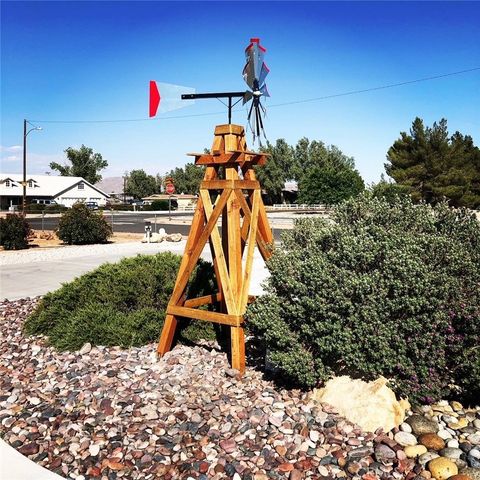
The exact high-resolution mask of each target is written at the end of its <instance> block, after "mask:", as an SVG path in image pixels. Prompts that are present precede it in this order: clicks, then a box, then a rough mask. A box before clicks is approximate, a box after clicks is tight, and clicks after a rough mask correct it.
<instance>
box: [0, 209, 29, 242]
mask: <svg viewBox="0 0 480 480" xmlns="http://www.w3.org/2000/svg"><path fill="white" fill-rule="evenodd" d="M30 232H31V230H30V225H29V224H28V222H27V221H26V220H25V219H24V218H23V216H22V215H17V214H7V216H6V217H5V218H0V245H2V247H3V248H4V249H5V250H21V249H23V248H28V236H29V235H30Z"/></svg>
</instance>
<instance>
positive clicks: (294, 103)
mask: <svg viewBox="0 0 480 480" xmlns="http://www.w3.org/2000/svg"><path fill="white" fill-rule="evenodd" d="M476 70H480V67H475V68H469V69H467V70H459V71H458V72H451V73H443V74H441V75H434V76H431V77H423V78H417V79H416V80H407V81H405V82H398V83H390V84H388V85H382V86H380V87H371V88H364V89H362V90H351V91H350V92H344V93H335V94H333V95H325V96H323V97H315V98H307V99H305V100H295V101H292V102H284V103H276V104H275V105H269V108H271V107H283V106H285V105H296V104H298V103H307V102H317V101H319V100H326V99H328V98H337V97H346V96H348V95H355V94H357V93H366V92H374V91H376V90H384V89H386V88H394V87H401V86H403V85H410V84H412V83H420V82H427V81H429V80H436V79H438V78H445V77H451V76H453V75H460V74H462V73H468V72H474V71H476Z"/></svg>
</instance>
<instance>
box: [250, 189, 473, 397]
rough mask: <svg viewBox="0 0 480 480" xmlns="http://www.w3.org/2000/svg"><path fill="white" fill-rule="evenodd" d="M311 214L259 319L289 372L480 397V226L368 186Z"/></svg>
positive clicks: (306, 380)
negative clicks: (326, 213) (327, 210)
mask: <svg viewBox="0 0 480 480" xmlns="http://www.w3.org/2000/svg"><path fill="white" fill-rule="evenodd" d="M333 220H334V223H333V224H332V223H328V222H326V221H324V220H321V219H304V220H299V221H297V222H296V225H295V228H294V229H293V230H292V231H291V232H289V233H287V234H285V236H284V239H283V248H281V249H277V250H276V252H275V254H274V255H273V257H272V258H271V260H270V261H269V269H270V272H271V277H270V279H269V281H268V287H267V294H266V295H264V296H261V297H259V298H258V299H257V301H256V302H255V303H253V305H252V306H251V307H250V308H249V311H248V318H249V321H250V327H251V328H252V329H253V332H254V333H256V334H257V335H258V336H259V338H260V340H261V341H263V342H264V344H265V347H266V348H267V352H268V358H269V360H270V361H271V362H272V363H273V364H274V365H276V367H278V369H279V370H280V372H282V373H283V375H284V377H286V378H289V380H290V381H291V382H293V383H295V384H298V385H300V386H304V387H311V386H314V385H316V384H318V383H320V382H322V381H325V380H326V379H328V378H329V377H330V376H332V375H340V374H349V375H351V376H354V377H357V378H358V377H360V378H365V379H373V378H376V377H377V376H378V375H383V376H385V377H387V378H389V379H391V383H392V385H393V387H394V388H395V389H396V391H397V392H398V393H400V394H401V395H404V396H405V395H408V396H409V397H410V399H411V400H412V401H414V402H417V401H432V400H437V399H439V398H442V397H444V396H446V395H449V394H453V393H454V392H457V393H458V389H460V394H461V395H462V396H463V397H464V398H468V397H470V398H474V397H475V395H476V396H477V399H478V398H479V395H480V349H479V348H478V345H480V224H479V223H478V222H477V221H476V220H475V218H474V217H473V216H471V215H470V214H468V213H466V212H465V211H453V210H450V209H449V208H448V207H447V206H446V205H445V204H441V205H438V206H436V207H434V208H432V207H429V206H426V205H423V204H421V205H414V204H413V203H412V201H411V199H410V198H409V197H407V196H403V197H397V198H396V200H395V201H394V202H389V201H387V200H386V199H379V198H373V197H372V196H371V195H367V194H363V195H361V196H360V197H359V198H358V199H353V200H349V201H347V202H345V203H344V204H342V205H340V206H339V207H337V209H336V211H335V213H334V215H333Z"/></svg>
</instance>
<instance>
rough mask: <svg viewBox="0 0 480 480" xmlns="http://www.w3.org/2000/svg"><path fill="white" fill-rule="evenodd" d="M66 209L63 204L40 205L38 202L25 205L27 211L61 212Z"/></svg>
mask: <svg viewBox="0 0 480 480" xmlns="http://www.w3.org/2000/svg"><path fill="white" fill-rule="evenodd" d="M67 210H68V207H66V206H65V205H41V204H40V203H30V204H29V205H28V206H27V213H42V212H45V213H63V212H65V211H67Z"/></svg>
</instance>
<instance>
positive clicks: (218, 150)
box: [157, 125, 273, 373]
mask: <svg viewBox="0 0 480 480" xmlns="http://www.w3.org/2000/svg"><path fill="white" fill-rule="evenodd" d="M212 152H214V153H209V154H194V155H195V157H196V158H195V163H196V164H197V165H206V170H205V176H204V179H203V182H202V183H201V185H200V196H199V199H198V202H197V207H196V210H195V213H194V216H193V220H192V225H191V228H190V233H189V235H188V239H187V244H186V246H185V252H184V254H183V258H182V261H181V264H180V269H179V271H178V275H177V280H176V283H175V287H174V290H173V293H172V296H171V298H170V301H169V303H168V306H167V315H166V318H165V323H164V326H163V330H162V334H161V337H160V341H159V344H158V349H157V351H158V354H159V355H160V356H162V355H164V354H165V353H166V352H168V351H169V350H170V349H171V347H172V342H173V338H174V335H175V330H176V327H177V320H178V318H182V317H183V318H191V319H196V320H203V321H207V322H213V323H219V324H223V325H228V326H230V332H231V348H232V352H231V353H232V355H231V358H232V367H233V368H235V369H237V370H239V371H240V372H241V373H243V372H244V371H245V337H244V328H243V322H244V314H245V311H246V308H247V305H248V303H249V302H251V301H253V297H251V296H249V295H248V291H249V287H250V281H251V274H252V264H253V255H254V249H255V245H256V246H257V247H258V249H259V251H260V253H261V254H262V257H263V258H264V260H267V259H268V258H269V257H270V255H271V252H272V247H273V236H272V231H271V229H270V226H269V223H268V219H267V214H266V211H265V206H264V204H263V201H262V196H261V188H260V184H259V182H258V181H257V179H256V176H255V172H254V170H253V167H254V165H257V164H263V163H264V162H265V159H266V155H265V154H261V153H255V152H249V151H248V150H247V148H246V142H245V133H244V130H243V127H240V126H238V125H219V126H217V127H216V128H215V137H214V142H213V146H212ZM215 195H216V197H215ZM212 197H215V200H214V202H213V203H212ZM220 215H221V216H222V233H221V235H220V232H219V229H218V227H217V223H218V221H219V220H220ZM207 242H208V243H209V246H210V251H211V254H212V258H213V266H214V270H215V276H216V279H217V285H218V293H216V294H212V295H206V296H203V297H198V298H191V299H187V298H186V288H187V284H188V280H189V279H190V276H191V274H192V272H193V271H194V269H195V267H196V265H197V262H198V260H199V258H200V255H201V254H202V251H203V249H204V247H205V246H206V244H207ZM245 252H246V255H244V253H245ZM244 256H245V259H244ZM214 304H217V305H220V311H219V312H218V311H215V312H214V311H209V310H204V309H199V308H198V307H201V306H205V305H214Z"/></svg>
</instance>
